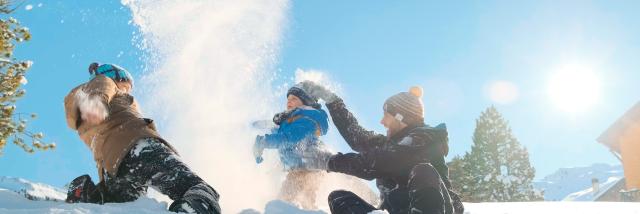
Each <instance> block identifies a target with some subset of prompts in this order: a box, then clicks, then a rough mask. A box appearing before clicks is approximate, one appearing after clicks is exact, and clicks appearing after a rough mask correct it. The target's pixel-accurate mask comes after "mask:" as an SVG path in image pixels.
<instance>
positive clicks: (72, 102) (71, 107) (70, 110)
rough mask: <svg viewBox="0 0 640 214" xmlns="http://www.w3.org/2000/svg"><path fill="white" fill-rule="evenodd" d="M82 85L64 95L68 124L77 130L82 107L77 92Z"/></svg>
mask: <svg viewBox="0 0 640 214" xmlns="http://www.w3.org/2000/svg"><path fill="white" fill-rule="evenodd" d="M78 90H80V87H77V88H74V89H73V90H71V92H69V94H67V96H65V97H64V113H65V117H66V120H67V126H68V127H69V128H71V129H73V130H77V129H78V126H79V125H80V108H79V107H78V103H77V101H78V100H77V99H76V96H75V93H76V92H77V91H78Z"/></svg>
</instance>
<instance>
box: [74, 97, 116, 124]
mask: <svg viewBox="0 0 640 214" xmlns="http://www.w3.org/2000/svg"><path fill="white" fill-rule="evenodd" d="M76 98H77V99H78V101H79V106H78V107H79V108H80V117H81V118H82V121H84V122H86V123H88V124H91V125H97V124H100V123H102V121H104V119H105V118H107V116H108V115H109V112H108V110H107V106H106V105H105V104H104V102H102V100H101V99H100V97H97V96H89V95H88V94H86V93H85V92H83V91H82V90H80V91H78V92H77V93H76Z"/></svg>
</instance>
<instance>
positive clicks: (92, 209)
mask: <svg viewBox="0 0 640 214" xmlns="http://www.w3.org/2000/svg"><path fill="white" fill-rule="evenodd" d="M24 193H28V194H29V195H31V196H25V194H24ZM32 196H38V197H32ZM27 197H30V198H32V199H34V200H29V199H27ZM62 199H64V193H63V192H62V190H61V189H60V188H56V187H52V186H49V185H46V184H40V183H33V182H30V181H28V180H25V179H20V178H10V177H1V176H0V213H28V214H31V213H34V214H36V213H37V214H41V213H56V214H57V213H77V214H88V213H113V214H119V213H143V214H144V213H170V212H167V211H166V207H167V203H166V202H161V201H158V200H156V199H152V198H147V197H143V198H141V199H139V200H137V201H134V202H129V203H111V204H105V205H97V204H67V203H64V202H62V201H61V200H62ZM52 200H55V201H52ZM465 207H466V212H465V213H467V214H529V213H531V214H534V213H535V214H539V213H545V214H554V213H562V214H566V213H580V214H609V213H625V214H636V213H637V214H640V203H618V202H615V203H614V202H530V203H466V204H465ZM223 211H224V207H223ZM240 213H241V214H261V213H264V214H324V213H328V211H326V210H315V211H309V210H301V209H299V208H297V207H295V206H292V205H290V204H288V203H286V202H282V201H277V200H274V201H270V202H268V203H267V204H266V205H265V206H264V209H263V210H262V211H259V210H254V209H246V210H243V211H241V212H240ZM380 213H383V212H380Z"/></svg>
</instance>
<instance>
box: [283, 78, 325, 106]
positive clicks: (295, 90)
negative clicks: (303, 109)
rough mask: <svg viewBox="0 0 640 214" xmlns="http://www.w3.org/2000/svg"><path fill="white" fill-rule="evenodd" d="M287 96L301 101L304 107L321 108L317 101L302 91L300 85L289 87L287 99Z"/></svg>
mask: <svg viewBox="0 0 640 214" xmlns="http://www.w3.org/2000/svg"><path fill="white" fill-rule="evenodd" d="M289 95H293V96H296V97H298V98H300V101H302V104H304V105H306V106H311V107H313V108H315V109H320V108H322V106H320V104H319V103H318V99H317V98H314V97H312V96H310V95H309V94H308V93H307V92H306V91H304V89H302V86H301V85H300V84H296V85H294V86H293V87H291V88H290V89H289V91H287V97H288V96H289Z"/></svg>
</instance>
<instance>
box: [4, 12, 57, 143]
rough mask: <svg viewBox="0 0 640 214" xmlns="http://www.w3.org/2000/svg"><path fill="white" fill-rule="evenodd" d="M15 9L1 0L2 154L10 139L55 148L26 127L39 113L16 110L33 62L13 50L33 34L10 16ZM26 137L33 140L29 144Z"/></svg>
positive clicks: (41, 136) (41, 135)
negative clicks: (26, 76)
mask: <svg viewBox="0 0 640 214" xmlns="http://www.w3.org/2000/svg"><path fill="white" fill-rule="evenodd" d="M11 12H13V9H12V8H11V5H10V1H8V0H0V15H2V16H4V17H0V154H2V150H3V149H4V146H5V145H6V144H7V141H12V142H13V143H14V144H15V145H17V146H19V147H21V148H22V149H24V150H25V151H26V152H29V153H32V152H34V151H35V149H38V150H47V149H52V148H54V147H55V144H45V143H42V142H41V140H42V138H43V134H42V133H32V132H30V131H28V130H27V129H26V127H27V118H35V115H34V114H31V115H29V114H26V115H25V114H23V113H19V112H16V105H15V103H16V101H17V100H18V99H19V98H21V97H22V96H24V94H25V90H24V89H22V88H21V87H22V85H24V84H26V83H27V79H26V78H25V73H26V72H27V70H28V69H29V67H30V66H31V62H30V61H21V60H17V59H16V58H14V57H13V50H14V48H15V46H16V44H18V43H20V42H24V41H28V40H29V39H30V38H31V34H30V33H29V29H27V28H26V27H22V26H20V23H19V22H18V21H17V20H16V19H14V18H12V17H6V16H8V15H9V14H10V13H11ZM25 139H26V140H29V141H30V143H29V144H27V143H26V142H25V141H26V140H25Z"/></svg>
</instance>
